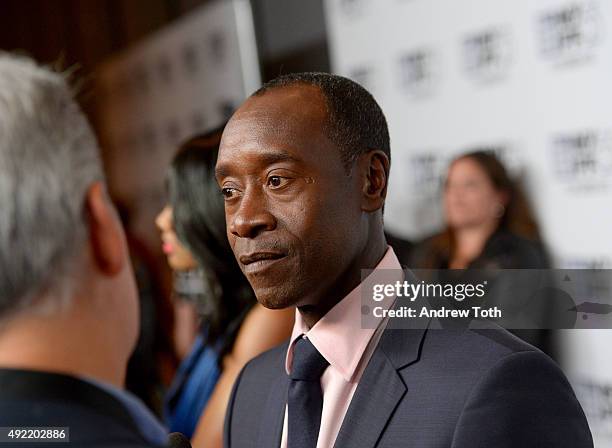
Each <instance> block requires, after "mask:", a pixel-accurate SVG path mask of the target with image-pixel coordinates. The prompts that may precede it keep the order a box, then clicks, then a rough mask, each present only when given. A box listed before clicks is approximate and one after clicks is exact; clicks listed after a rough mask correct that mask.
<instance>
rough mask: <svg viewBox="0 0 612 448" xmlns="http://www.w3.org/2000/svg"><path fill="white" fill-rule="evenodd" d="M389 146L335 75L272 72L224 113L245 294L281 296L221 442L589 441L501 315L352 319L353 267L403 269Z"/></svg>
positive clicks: (303, 447)
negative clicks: (392, 221) (401, 326)
mask: <svg viewBox="0 0 612 448" xmlns="http://www.w3.org/2000/svg"><path fill="white" fill-rule="evenodd" d="M390 160H391V153H390V143H389V134H388V130H387V124H386V120H385V117H384V115H383V113H382V111H381V109H380V107H379V106H378V104H377V103H376V101H375V100H374V99H373V97H372V96H371V95H370V94H369V93H368V92H367V91H366V90H365V89H364V88H362V87H361V86H359V85H358V84H356V83H354V82H352V81H350V80H348V79H345V78H342V77H339V76H334V75H329V74H321V73H305V74H292V75H286V76H282V77H280V78H277V79H276V80H274V81H271V82H270V83H268V84H266V85H265V86H264V87H262V88H261V89H260V90H259V91H257V92H256V93H255V94H253V95H252V96H251V97H250V98H249V99H247V101H246V102H245V103H244V104H243V105H242V106H241V107H240V108H239V109H238V111H237V112H236V113H235V114H234V116H233V117H232V118H231V120H230V122H229V123H228V125H227V126H226V128H225V131H224V133H223V138H222V142H221V147H220V152H219V158H218V161H217V167H216V175H217V180H218V182H219V185H220V188H221V190H222V193H223V195H224V196H225V201H226V220H227V234H228V238H229V240H230V243H231V246H232V248H233V251H234V253H235V256H236V259H237V260H238V262H239V263H240V266H241V268H242V270H243V272H244V274H245V275H246V276H247V278H248V280H249V282H250V283H251V285H252V287H253V289H254V291H255V293H256V295H257V299H258V301H259V302H260V303H262V304H263V305H264V306H266V307H268V308H275V309H278V308H286V307H290V306H296V307H297V311H296V323H295V327H294V331H293V335H292V337H291V339H290V340H289V341H288V343H286V344H284V345H282V346H280V347H278V348H276V349H273V350H271V351H269V352H267V353H264V354H263V355H261V356H259V357H257V358H255V359H254V360H252V361H251V362H250V363H248V364H247V365H246V366H245V368H244V369H243V371H242V373H241V374H240V376H239V378H238V379H237V381H236V383H235V386H234V390H233V393H232V397H231V400H230V405H229V408H228V411H227V417H226V429H225V445H226V446H227V447H231V448H246V447H266V448H268V447H270V448H272V447H279V446H281V447H283V448H284V447H289V448H307V447H308V448H315V447H318V448H323V447H332V446H335V447H340V448H344V447H360V448H361V447H364V448H365V447H374V446H376V447H389V448H391V447H423V448H425V447H427V448H433V447H455V448H459V447H462V448H463V447H465V448H468V447H469V448H474V447H508V448H510V447H551V448H552V447H554V448H558V447H568V448H569V447H572V448H577V447H580V448H582V447H584V448H588V447H592V446H593V442H592V438H591V434H590V431H589V427H588V425H587V422H586V419H585V416H584V413H583V412H582V409H581V407H580V405H579V404H578V402H577V400H576V398H575V396H574V393H573V391H572V389H571V387H570V385H569V384H568V382H567V380H566V379H565V377H564V375H563V373H562V372H561V371H560V369H559V368H558V367H557V366H556V365H555V364H554V362H553V361H551V360H550V359H549V358H548V357H547V356H546V355H544V354H543V353H541V352H540V351H538V350H537V349H535V348H533V347H531V346H529V345H527V344H526V343H524V342H521V341H520V340H518V339H517V338H515V337H513V336H512V335H511V334H509V333H508V332H507V331H505V330H502V329H501V328H499V327H495V326H493V325H491V326H490V327H488V328H487V327H486V326H485V328H483V329H479V330H472V329H470V330H434V329H431V328H430V329H428V328H423V329H413V330H404V331H401V330H392V329H389V328H388V327H387V326H386V323H385V321H384V320H382V319H381V320H380V321H379V322H378V324H377V325H375V326H374V327H375V328H371V329H369V328H362V326H361V319H360V317H361V310H362V307H361V276H360V275H361V270H362V269H372V268H374V269H392V270H393V271H391V272H396V273H397V274H396V275H397V276H398V279H397V280H403V279H404V273H403V271H402V270H401V265H400V263H399V262H398V260H397V257H396V256H395V254H394V252H393V250H392V249H391V248H390V247H389V246H388V245H387V242H386V241H385V237H384V231H383V206H384V202H385V196H386V193H387V186H388V179H389V168H390ZM406 275H408V276H409V275H410V274H409V273H408V274H406Z"/></svg>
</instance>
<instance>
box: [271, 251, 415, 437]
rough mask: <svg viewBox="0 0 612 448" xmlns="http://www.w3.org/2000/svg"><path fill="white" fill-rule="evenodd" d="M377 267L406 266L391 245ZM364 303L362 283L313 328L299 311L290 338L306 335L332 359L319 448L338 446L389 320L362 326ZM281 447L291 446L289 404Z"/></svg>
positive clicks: (324, 378) (325, 380) (325, 374)
mask: <svg viewBox="0 0 612 448" xmlns="http://www.w3.org/2000/svg"><path fill="white" fill-rule="evenodd" d="M375 269H395V270H401V269H402V267H401V265H400V263H399V261H398V260H397V257H396V256H395V253H394V252H393V249H391V247H389V248H388V249H387V252H386V253H385V255H384V257H383V258H382V260H381V261H380V262H379V263H378V265H377V266H376V268H375ZM396 275H397V276H398V278H397V280H399V281H403V279H404V277H403V273H402V272H400V271H396ZM400 277H401V278H400ZM361 305H362V303H361V284H360V285H358V286H357V287H356V288H355V289H354V290H352V291H351V292H350V293H349V294H348V295H347V296H346V297H345V298H344V299H342V300H341V301H340V302H339V303H338V304H337V305H336V306H334V307H333V308H332V309H331V310H329V312H328V313H327V314H326V315H325V316H323V318H321V319H320V320H319V321H318V322H317V323H316V324H315V325H314V326H313V327H312V328H310V329H309V328H308V327H307V326H306V323H305V322H304V320H303V319H302V317H301V314H300V312H299V311H298V310H296V315H295V324H294V326H293V332H292V334H291V339H290V340H291V341H292V342H293V341H295V339H296V338H297V337H298V336H300V335H301V334H305V335H306V336H307V337H308V339H309V340H310V341H311V342H312V344H313V345H314V346H315V347H316V348H317V350H318V351H319V353H321V355H323V357H324V358H325V359H326V360H327V362H329V366H328V367H327V369H326V370H325V372H323V375H322V376H321V388H322V390H323V412H322V415H321V428H320V430H319V439H318V441H317V448H331V447H333V446H334V443H335V441H336V437H337V436H338V432H339V431H340V426H341V425H342V421H343V420H344V416H345V415H346V411H347V409H348V407H349V404H350V403H351V399H352V398H353V394H354V393H355V389H357V385H358V384H359V380H360V379H361V375H362V373H363V371H364V369H365V367H366V366H367V364H368V362H369V361H370V358H371V356H372V354H373V353H374V350H375V349H376V345H377V344H378V341H379V339H380V336H381V335H382V331H383V330H384V327H385V323H386V320H385V319H383V318H380V319H379V322H378V326H377V327H376V328H368V329H365V328H362V325H361ZM293 345H294V344H293V343H292V344H291V345H290V346H289V349H288V350H287V358H286V362H285V369H286V370H287V374H289V372H290V371H291V363H292V357H293ZM280 446H281V448H287V408H286V407H285V423H284V425H283V435H282V439H281V445H280Z"/></svg>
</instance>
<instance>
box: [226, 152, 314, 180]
mask: <svg viewBox="0 0 612 448" xmlns="http://www.w3.org/2000/svg"><path fill="white" fill-rule="evenodd" d="M279 162H295V163H300V162H302V160H301V159H299V158H297V157H295V156H293V155H291V154H289V153H288V152H286V151H282V150H278V151H274V152H271V151H270V152H264V153H262V154H258V155H257V163H258V164H260V165H261V166H268V165H272V164H274V163H279ZM231 174H232V168H231V167H230V166H227V165H226V164H223V163H222V164H220V165H217V167H216V168H215V176H216V177H217V178H218V179H219V178H223V177H227V176H231Z"/></svg>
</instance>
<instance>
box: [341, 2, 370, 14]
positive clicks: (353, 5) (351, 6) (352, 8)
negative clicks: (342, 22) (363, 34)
mask: <svg viewBox="0 0 612 448" xmlns="http://www.w3.org/2000/svg"><path fill="white" fill-rule="evenodd" d="M339 3H340V9H341V10H342V12H343V13H344V15H345V16H347V17H355V16H359V15H361V14H362V13H363V10H364V3H365V1H364V0H339Z"/></svg>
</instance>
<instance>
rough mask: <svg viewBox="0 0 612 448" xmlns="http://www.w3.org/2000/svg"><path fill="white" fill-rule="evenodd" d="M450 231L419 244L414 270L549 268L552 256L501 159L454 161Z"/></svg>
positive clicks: (478, 155) (474, 156)
mask: <svg viewBox="0 0 612 448" xmlns="http://www.w3.org/2000/svg"><path fill="white" fill-rule="evenodd" d="M444 213H445V220H446V226H445V229H444V230H443V231H442V232H441V233H439V234H437V235H434V236H432V237H430V238H428V239H426V240H425V241H424V242H422V243H421V244H419V245H418V246H417V247H416V248H415V250H414V255H413V258H412V262H411V264H410V267H412V268H422V269H465V268H481V269H482V268H496V269H545V268H547V267H548V266H549V263H548V258H547V256H546V253H545V251H544V248H543V246H542V245H541V244H540V235H539V231H538V227H537V224H536V222H535V219H534V217H533V214H532V212H531V209H530V207H529V204H528V202H527V199H526V197H525V195H524V194H523V192H522V190H521V188H520V187H519V186H518V185H517V184H516V183H515V182H514V181H512V179H511V178H510V176H509V175H508V173H507V171H506V169H505V168H504V166H503V165H502V163H501V162H500V161H499V159H498V158H497V157H495V155H493V153H491V152H487V151H475V152H471V153H467V154H464V155H462V156H460V157H458V158H456V159H455V160H453V161H452V163H451V165H450V168H449V170H448V175H447V178H446V182H445V185H444Z"/></svg>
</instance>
